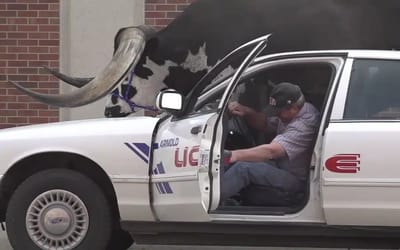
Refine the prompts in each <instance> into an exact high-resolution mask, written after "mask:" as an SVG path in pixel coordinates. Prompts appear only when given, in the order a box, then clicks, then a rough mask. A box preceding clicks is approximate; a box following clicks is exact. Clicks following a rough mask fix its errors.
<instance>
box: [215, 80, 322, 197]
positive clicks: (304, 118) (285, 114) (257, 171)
mask: <svg viewBox="0 0 400 250" xmlns="http://www.w3.org/2000/svg"><path fill="white" fill-rule="evenodd" d="M228 108H229V111H230V112H231V113H232V114H233V115H237V116H240V117H243V118H244V119H245V120H246V121H247V123H248V124H249V125H250V126H251V127H253V128H254V129H257V130H258V131H261V132H271V131H274V132H275V133H276V136H275V138H274V139H273V140H272V141H271V143H269V144H263V145H259V146H256V147H252V148H248V149H239V150H233V151H231V157H230V163H231V164H233V165H231V167H229V169H227V171H226V172H225V173H224V174H223V176H222V177H221V201H225V200H227V199H228V198H230V197H232V196H234V195H235V194H237V193H238V192H240V191H241V190H242V189H244V188H245V187H248V186H249V185H258V186H265V187H270V188H273V189H277V190H279V191H284V192H289V193H298V192H304V188H305V187H306V183H305V182H306V180H307V174H308V168H309V164H310V158H311V154H312V149H313V146H314V140H315V137H316V134H317V130H318V125H319V112H318V110H317V109H316V108H315V107H314V106H313V105H312V104H310V103H307V102H306V101H305V98H304V95H303V93H302V91H301V89H300V87H298V86H297V85H294V84H291V83H287V82H282V83H279V84H277V85H276V86H275V87H274V88H273V89H272V91H271V94H270V97H269V106H268V107H267V109H268V110H267V112H257V111H255V110H253V109H252V108H250V107H247V106H244V105H241V104H239V103H238V102H232V103H230V104H229V107H228ZM259 195H265V194H263V193H260V194H259ZM260 198H262V197H260Z"/></svg>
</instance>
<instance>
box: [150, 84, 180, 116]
mask: <svg viewBox="0 0 400 250" xmlns="http://www.w3.org/2000/svg"><path fill="white" fill-rule="evenodd" d="M156 105H157V108H158V109H159V110H162V111H166V112H169V113H177V112H180V111H182V109H183V95H182V94H181V93H179V92H177V91H175V90H173V89H166V90H163V91H161V92H160V93H159V94H158V95H157V100H156Z"/></svg>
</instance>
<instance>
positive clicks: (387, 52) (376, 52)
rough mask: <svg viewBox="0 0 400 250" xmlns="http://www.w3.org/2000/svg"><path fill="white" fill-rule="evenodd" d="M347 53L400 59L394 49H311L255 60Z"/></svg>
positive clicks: (356, 55)
mask: <svg viewBox="0 0 400 250" xmlns="http://www.w3.org/2000/svg"><path fill="white" fill-rule="evenodd" d="M340 55H342V56H343V55H347V57H350V58H364V59H367V58H368V59H388V60H400V51H396V50H312V51H294V52H284V53H276V54H269V55H265V56H260V57H258V58H257V60H256V62H259V61H264V60H271V59H277V58H282V59H283V58H290V57H302V56H305V57H312V56H340Z"/></svg>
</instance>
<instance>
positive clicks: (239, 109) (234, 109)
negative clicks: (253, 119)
mask: <svg viewBox="0 0 400 250" xmlns="http://www.w3.org/2000/svg"><path fill="white" fill-rule="evenodd" d="M228 109H229V111H230V112H231V113H232V114H233V115H237V116H241V117H244V116H246V115H248V114H250V113H251V112H252V111H253V110H252V109H251V108H249V107H247V106H244V105H242V104H240V103H238V102H231V103H229V105H228Z"/></svg>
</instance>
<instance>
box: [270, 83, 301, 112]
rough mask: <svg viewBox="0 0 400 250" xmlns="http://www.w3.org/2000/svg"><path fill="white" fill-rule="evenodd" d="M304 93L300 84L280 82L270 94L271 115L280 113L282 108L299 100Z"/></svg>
mask: <svg viewBox="0 0 400 250" xmlns="http://www.w3.org/2000/svg"><path fill="white" fill-rule="evenodd" d="M302 95H303V93H302V92H301V89H300V87H299V86H297V85H295V84H292V83H289V82H281V83H278V84H277V85H275V87H274V88H273V89H272V91H271V94H270V95H269V105H268V107H267V113H268V114H269V115H278V114H279V112H280V111H281V110H282V109H284V108H286V107H288V106H290V105H291V104H293V103H295V102H297V101H298V100H299V98H300V97H301V96H302Z"/></svg>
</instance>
